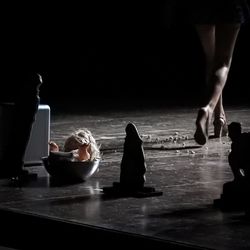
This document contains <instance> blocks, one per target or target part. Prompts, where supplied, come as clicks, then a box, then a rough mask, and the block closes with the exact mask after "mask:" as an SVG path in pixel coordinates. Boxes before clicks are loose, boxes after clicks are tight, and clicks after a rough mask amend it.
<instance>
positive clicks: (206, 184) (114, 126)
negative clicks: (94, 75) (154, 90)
mask: <svg viewBox="0 0 250 250" xmlns="http://www.w3.org/2000/svg"><path fill="white" fill-rule="evenodd" d="M196 112H197V108H191V107H190V108H188V107H187V108H169V109H167V108H164V109H160V108H157V109H151V110H150V109H148V110H136V111H135V110H129V111H124V110H123V111H112V112H109V111H106V112H105V111H103V112H100V113H98V112H95V113H94V114H71V115H70V114H63V113H61V114H54V112H53V110H52V117H51V119H52V120H51V139H52V140H54V141H57V142H58V143H59V144H62V143H63V141H64V139H65V138H66V136H67V135H68V134H69V133H70V132H72V131H74V130H75V129H77V128H80V127H86V128H89V129H90V130H91V131H92V133H93V135H94V137H95V138H96V139H97V141H98V143H100V144H101V151H102V154H103V155H102V161H101V163H100V168H99V171H98V172H96V173H95V174H94V175H93V176H92V177H91V178H90V179H88V180H87V181H86V182H83V183H77V184H71V185H56V184H54V183H53V182H52V181H51V179H50V178H49V176H48V174H47V173H46V172H45V170H44V167H43V166H35V167H30V168H31V169H32V170H33V171H34V172H37V173H38V179H37V180H35V181H31V182H30V183H27V184H26V185H24V186H23V187H13V186H9V185H8V184H9V183H8V181H7V180H1V181H0V185H1V189H0V221H1V224H2V229H1V239H0V245H5V246H9V247H13V248H16V249H19V248H20V249H42V248H43V249H44V248H46V247H51V246H54V247H55V246H57V247H60V248H64V247H65V249H66V248H67V249H75V248H77V247H76V246H79V244H80V246H82V247H84V246H85V245H86V244H90V243H91V244H92V245H93V247H96V246H97V245H98V244H102V247H109V248H116V249H119V248H120V247H123V246H124V247H128V246H131V247H132V246H133V244H137V243H138V244H140V245H141V247H143V248H147V247H148V248H151V249H156V248H164V249H220V250H222V249H223V250H224V249H227V250H231V249H232V250H238V249H250V237H249V231H250V222H249V221H247V220H246V219H245V213H244V212H243V211H231V212H222V211H221V210H219V209H218V208H216V207H214V206H213V201H214V199H217V198H219V197H220V195H221V192H222V185H223V184H224V183H225V182H227V181H230V180H232V173H231V171H230V168H229V165H228V160H227V157H228V154H229V150H230V145H231V143H230V141H229V138H227V137H223V138H222V139H211V140H210V141H209V143H208V144H207V145H205V146H203V147H200V146H199V145H197V144H196V143H195V142H194V140H193V132H194V128H195V127H194V124H195V119H196ZM226 112H227V118H228V122H229V123H230V122H231V121H239V122H241V123H242V127H243V130H244V131H250V108H249V107H227V108H226ZM129 121H131V122H134V124H135V125H136V126H137V128H138V130H139V132H140V134H141V136H142V138H143V142H144V143H143V145H144V149H145V159H146V164H147V172H146V178H147V179H146V183H145V185H146V186H152V187H155V189H156V190H158V191H162V192H163V195H161V196H155V197H147V198H135V197H123V198H117V197H113V198H112V197H106V196H104V195H103V192H102V188H103V187H105V186H111V185H112V183H113V182H114V181H119V174H120V163H121V159H122V154H123V143H124V137H125V127H126V125H127V123H128V122H129ZM211 134H212V127H211ZM31 240H35V241H36V243H31ZM88 247H90V246H88Z"/></svg>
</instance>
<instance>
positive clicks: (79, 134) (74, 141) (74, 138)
mask: <svg viewBox="0 0 250 250" xmlns="http://www.w3.org/2000/svg"><path fill="white" fill-rule="evenodd" d="M83 144H87V145H89V153H90V160H94V159H99V158H101V156H100V147H99V146H98V145H97V143H96V140H95V138H94V137H93V135H92V133H91V132H90V131H89V130H88V129H86V128H81V129H78V130H76V131H75V132H73V133H72V134H71V135H70V136H69V137H68V138H67V139H66V141H65V143H64V151H65V152H70V151H73V150H76V149H78V147H79V146H81V145H83Z"/></svg>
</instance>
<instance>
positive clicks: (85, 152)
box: [49, 141, 90, 161]
mask: <svg viewBox="0 0 250 250" xmlns="http://www.w3.org/2000/svg"><path fill="white" fill-rule="evenodd" d="M49 150H50V151H51V152H59V150H60V149H59V146H58V145H57V144H56V143H55V142H54V141H50V142H49ZM75 157H76V158H77V160H79V161H88V160H89V159H90V145H89V144H79V146H78V149H77V154H76V155H75Z"/></svg>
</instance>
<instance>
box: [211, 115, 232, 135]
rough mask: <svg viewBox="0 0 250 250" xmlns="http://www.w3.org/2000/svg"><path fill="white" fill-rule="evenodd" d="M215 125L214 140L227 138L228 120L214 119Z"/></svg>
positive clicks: (222, 118)
mask: <svg viewBox="0 0 250 250" xmlns="http://www.w3.org/2000/svg"><path fill="white" fill-rule="evenodd" d="M213 125H214V138H220V137H223V136H227V134H228V127H227V122H226V119H225V118H224V117H219V118H216V119H214V122H213Z"/></svg>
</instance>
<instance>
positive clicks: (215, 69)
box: [194, 23, 240, 145]
mask: <svg viewBox="0 0 250 250" xmlns="http://www.w3.org/2000/svg"><path fill="white" fill-rule="evenodd" d="M196 30H197V33H198V36H199V38H200V41H201V44H202V47H203V51H204V54H205V58H206V65H207V68H206V80H207V85H208V93H207V100H206V102H205V104H204V106H203V107H202V108H200V110H199V112H198V116H197V120H196V131H195V134H194V138H195V141H196V142H197V143H198V144H200V145H204V144H205V143H206V142H207V140H208V129H209V125H210V123H211V121H212V117H213V116H214V132H215V137H220V136H222V135H223V129H224V128H225V125H226V116H225V111H224V107H223V102H222V91H223V89H224V86H225V84H226V81H227V78H228V73H229V71H230V67H231V62H232V57H233V52H234V48H235V43H236V40H237V37H238V33H239V30H240V24H237V23H231V24H229V23H221V24H216V25H212V24H206V25H196Z"/></svg>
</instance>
